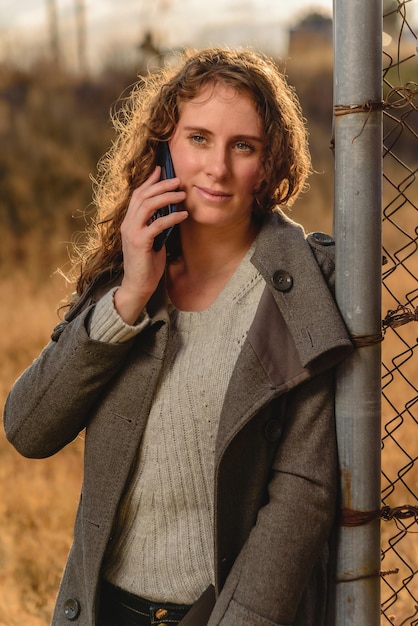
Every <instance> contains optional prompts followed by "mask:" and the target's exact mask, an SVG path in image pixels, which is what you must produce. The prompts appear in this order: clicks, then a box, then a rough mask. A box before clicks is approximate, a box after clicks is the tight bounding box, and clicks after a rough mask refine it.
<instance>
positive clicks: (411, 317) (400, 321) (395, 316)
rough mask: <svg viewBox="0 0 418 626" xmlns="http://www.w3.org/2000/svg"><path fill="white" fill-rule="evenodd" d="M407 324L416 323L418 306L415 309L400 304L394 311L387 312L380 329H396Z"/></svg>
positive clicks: (417, 320)
mask: <svg viewBox="0 0 418 626" xmlns="http://www.w3.org/2000/svg"><path fill="white" fill-rule="evenodd" d="M409 322H418V306H417V307H415V309H413V310H412V309H411V308H410V307H408V306H406V305H404V304H400V305H399V306H398V308H397V309H395V310H394V311H388V312H387V314H386V317H385V318H384V320H383V321H382V328H383V330H384V331H386V329H387V328H398V327H399V326H403V325H404V324H408V323H409Z"/></svg>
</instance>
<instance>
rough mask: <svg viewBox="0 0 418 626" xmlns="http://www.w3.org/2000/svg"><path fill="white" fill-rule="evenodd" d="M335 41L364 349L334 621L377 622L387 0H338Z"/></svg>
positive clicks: (341, 152) (347, 463) (341, 218)
mask: <svg viewBox="0 0 418 626" xmlns="http://www.w3.org/2000/svg"><path fill="white" fill-rule="evenodd" d="M334 40H335V42H334V55H335V68H334V77H335V78H334V107H335V124H334V140H335V214H334V236H335V240H336V297H337V302H338V304H339V307H340V309H341V312H342V314H343V317H344V319H345V322H346V324H347V327H348V329H349V331H350V332H351V334H352V335H353V337H355V338H356V339H357V340H358V343H359V344H360V345H361V346H362V347H358V348H357V349H356V350H355V352H354V354H353V356H352V357H350V358H349V359H348V360H347V361H346V362H345V363H344V364H343V365H342V366H341V367H340V368H339V371H338V374H337V390H336V420H337V439H338V449H339V462H340V472H341V474H340V475H341V500H342V501H341V507H342V520H341V526H340V529H339V537H338V551H337V566H336V570H337V571H336V595H335V623H332V626H379V624H380V575H379V572H380V520H379V518H378V514H377V515H376V512H378V511H379V509H380V441H381V440H380V436H381V435H380V413H381V411H380V407H381V387H380V380H381V378H380V377H381V372H380V364H381V350H380V343H379V336H380V331H381V258H382V257H381V195H382V182H381V180H382V110H381V100H382V0H366V1H365V0H348V1H347V0H334ZM330 626H331V624H330Z"/></svg>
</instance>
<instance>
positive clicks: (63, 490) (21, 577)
mask: <svg viewBox="0 0 418 626" xmlns="http://www.w3.org/2000/svg"><path fill="white" fill-rule="evenodd" d="M385 4H386V7H389V8H390V5H393V4H395V5H396V0H385ZM412 4H414V5H416V4H417V5H418V2H413V3H412ZM283 7H284V8H283ZM331 11H332V0H316V2H314V3H312V2H309V0H292V1H291V2H289V3H284V2H278V1H277V0H230V1H228V0H211V1H210V2H208V3H202V2H201V1H200V0H182V1H181V2H180V0H118V2H117V3H116V2H114V1H113V0H19V2H17V1H16V0H2V1H1V4H0V293H1V306H0V327H1V328H2V332H0V354H1V357H2V358H1V359H0V403H1V405H3V403H4V400H5V398H6V395H7V391H8V389H9V388H10V386H11V384H12V382H13V380H15V378H16V377H17V376H18V375H19V374H20V372H21V371H22V370H23V369H24V368H25V367H27V366H28V365H29V363H30V362H31V360H32V359H33V358H35V357H36V356H37V354H38V353H39V351H40V350H41V349H42V347H43V346H44V345H45V344H46V342H47V341H48V339H49V335H50V332H51V330H52V328H53V326H54V325H55V324H56V323H57V322H58V321H59V318H58V314H57V312H56V311H57V308H58V306H59V303H60V301H61V300H62V299H64V298H65V297H66V295H67V294H68V293H69V292H71V291H72V290H73V289H72V285H69V284H67V283H66V282H65V280H64V279H63V278H62V276H61V275H60V273H59V272H58V271H57V270H58V268H61V269H62V270H63V271H64V272H66V271H67V269H68V267H69V266H68V263H69V261H68V252H69V249H70V248H71V244H72V242H73V241H75V240H80V238H81V237H82V231H83V230H84V228H85V226H86V224H87V223H88V222H89V219H90V218H91V215H92V211H93V208H92V206H91V176H93V177H94V175H95V172H96V165H97V161H98V160H99V158H100V157H101V156H102V155H103V154H104V152H105V151H106V150H107V149H108V148H109V146H110V144H111V141H112V139H113V129H112V125H111V123H110V117H109V113H110V109H111V108H112V107H113V106H115V103H116V102H117V101H118V99H119V97H120V96H121V94H123V93H126V90H129V86H130V85H132V83H133V82H135V80H136V78H137V77H138V76H140V75H141V74H143V73H144V72H146V71H147V70H152V68H153V67H158V66H159V65H161V64H163V63H164V62H166V61H170V59H171V58H172V57H173V53H175V51H176V50H181V49H182V48H183V47H187V46H193V47H198V48H200V47H204V46H206V45H215V44H226V45H230V46H239V45H250V46H253V47H255V48H257V49H259V50H262V51H264V52H266V53H268V54H269V55H270V56H272V57H273V58H274V59H275V60H276V61H277V63H278V64H279V65H280V66H281V67H282V68H283V70H284V71H285V73H286V75H287V77H288V80H289V82H290V83H291V84H292V85H293V86H294V87H295V88H296V91H297V93H298V95H299V98H300V101H301V105H302V109H303V111H304V115H305V117H306V120H307V126H308V130H309V133H310V147H311V153H312V158H313V166H314V170H315V173H314V174H313V175H312V176H311V179H310V190H309V192H308V193H306V194H304V195H303V196H302V197H301V198H300V199H299V200H298V201H297V202H296V203H295V205H294V207H293V208H292V211H291V213H290V216H291V217H292V218H293V219H295V220H296V221H300V222H301V223H302V224H303V225H304V226H305V228H306V229H307V230H308V231H310V230H325V231H328V232H331V230H332V205H333V160H332V152H331V149H330V143H331V137H332V117H333V116H332V107H333V104H332V83H333V76H332V73H333V52H332V13H331ZM416 17H417V11H416V7H415V6H414V7H412V9H411V19H412V20H416ZM398 18H399V16H398V14H397V13H396V11H394V13H393V18H392V17H391V18H390V19H388V20H386V26H385V45H387V46H390V45H391V43H392V44H393V42H392V35H391V30H392V29H393V32H396V30H397V29H399V23H398ZM414 45H415V44H414ZM411 145H412V144H411ZM415 147H416V146H415ZM411 149H412V148H411ZM82 452H83V441H82V438H79V439H77V440H76V441H75V442H74V443H73V444H71V445H70V446H68V447H67V448H66V449H65V450H63V451H62V452H60V453H59V454H58V455H56V456H55V457H54V458H52V459H47V460H42V461H34V460H30V461H29V460H25V459H23V458H21V457H19V455H18V454H17V453H16V452H14V450H13V448H12V447H11V446H10V445H9V444H8V443H7V442H6V440H5V438H4V435H3V433H1V434H0V589H1V593H0V626H15V625H16V626H26V625H28V626H46V624H48V623H49V620H50V617H51V614H52V609H53V605H54V599H55V595H56V591H57V587H58V584H59V579H60V576H61V571H62V568H63V566H64V563H65V559H66V554H67V552H68V549H69V546H70V543H71V536H72V526H73V521H74V514H75V509H76V505H77V500H78V495H79V489H80V483H81V478H82Z"/></svg>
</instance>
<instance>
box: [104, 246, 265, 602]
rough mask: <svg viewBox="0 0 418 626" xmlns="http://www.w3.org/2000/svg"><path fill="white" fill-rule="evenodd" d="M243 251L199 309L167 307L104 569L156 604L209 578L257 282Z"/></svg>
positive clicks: (177, 598)
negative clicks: (222, 431)
mask: <svg viewBox="0 0 418 626" xmlns="http://www.w3.org/2000/svg"><path fill="white" fill-rule="evenodd" d="M252 251H253V249H250V250H249V252H248V253H247V254H246V256H245V258H244V259H243V261H242V262H241V264H240V266H239V267H238V269H237V270H236V272H235V273H234V275H233V276H232V278H231V279H230V281H229V282H228V284H227V285H226V286H225V288H224V289H223V290H222V292H221V293H220V294H219V296H218V297H217V298H216V300H215V301H214V302H213V304H212V305H211V306H210V307H209V308H208V309H205V310H204V311H201V312H183V311H178V310H176V309H174V307H172V306H170V311H169V312H170V320H171V332H170V341H169V346H168V350H167V354H166V358H165V361H164V365H163V370H162V374H161V378H160V382H159V385H158V387H157V389H156V393H155V397H154V402H153V406H152V410H151V413H150V415H149V419H148V423H147V426H146V430H145V434H144V437H143V441H142V444H141V449H140V454H139V459H138V464H137V468H136V472H135V473H134V476H133V478H132V481H131V484H130V486H129V489H128V492H127V493H126V495H125V497H124V499H123V501H122V505H121V508H120V515H119V519H118V531H117V532H116V535H115V538H114V540H113V541H112V548H111V550H110V551H109V552H108V555H107V561H106V564H105V569H104V575H105V578H107V579H108V580H110V582H112V583H113V584H115V585H117V586H119V587H122V588H123V589H125V590H127V591H130V592H131V593H135V594H137V595H139V596H142V597H144V598H148V599H150V600H155V601H166V602H170V601H171V602H175V603H184V604H191V603H193V602H194V601H195V600H196V599H197V598H198V597H199V595H200V594H201V593H202V591H203V590H204V589H205V588H206V587H207V586H208V585H209V584H210V583H211V582H212V583H213V581H214V563H213V553H214V547H213V516H214V511H213V491H214V475H213V474H214V451H215V439H216V434H217V429H218V422H219V416H220V412H221V408H222V404H223V401H224V397H225V393H226V389H227V386H228V382H229V380H230V378H231V374H232V370H233V368H234V365H235V362H236V359H237V357H238V354H239V352H240V349H241V347H242V344H243V342H244V340H245V338H246V335H247V333H248V329H249V327H250V325H251V322H252V320H253V318H254V315H255V311H256V308H257V305H258V302H259V300H260V296H261V293H262V290H263V287H264V282H263V280H262V278H261V276H260V274H259V273H258V271H257V270H256V269H255V268H254V266H253V265H252V264H251V263H250V260H249V259H250V257H251V254H252Z"/></svg>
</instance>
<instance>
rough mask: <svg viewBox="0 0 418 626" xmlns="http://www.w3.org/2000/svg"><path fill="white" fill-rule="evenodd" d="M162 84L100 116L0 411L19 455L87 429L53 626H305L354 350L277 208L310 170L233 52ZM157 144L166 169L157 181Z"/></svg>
mask: <svg viewBox="0 0 418 626" xmlns="http://www.w3.org/2000/svg"><path fill="white" fill-rule="evenodd" d="M170 72H171V74H170V75H168V73H167V71H166V72H165V73H164V72H162V73H161V74H160V75H158V76H156V75H153V76H150V77H148V79H147V80H145V81H143V82H141V83H140V84H138V86H137V88H136V89H134V91H133V92H132V95H131V98H130V100H129V102H128V104H127V106H126V107H125V109H124V111H123V113H122V114H121V115H120V116H119V118H118V120H117V121H116V126H117V129H118V131H119V135H118V140H117V142H116V143H115V145H114V147H113V149H112V151H111V152H110V153H109V154H108V155H107V157H106V158H105V160H103V161H102V166H101V172H100V177H99V184H98V186H97V188H96V203H97V206H98V217H97V224H96V229H95V230H94V232H92V233H91V234H90V239H89V241H88V244H87V245H86V247H85V248H84V250H83V251H82V254H81V263H80V264H79V265H78V272H79V276H78V282H77V294H78V296H77V300H76V302H75V303H73V305H72V307H71V308H70V310H69V312H67V314H66V319H65V321H64V322H62V323H61V324H59V325H58V327H57V328H56V329H55V332H54V333H53V336H52V341H51V342H50V344H49V345H48V346H47V347H46V348H45V350H44V351H43V353H42V354H41V355H40V357H39V358H38V359H37V360H36V361H35V362H34V363H33V364H32V365H31V367H30V368H29V369H28V370H27V371H26V372H25V373H24V374H23V375H22V376H21V378H20V379H19V380H18V381H17V382H16V383H15V385H14V387H13V389H12V391H11V392H10V395H9V397H8V400H7V403H6V409H5V427H6V432H7V436H8V438H9V439H10V441H11V442H12V443H13V444H14V445H15V447H16V448H17V449H18V450H19V451H20V452H21V453H22V454H24V455H26V456H29V457H45V456H48V455H51V454H54V453H55V452H57V451H58V450H60V449H61V448H62V447H63V446H64V445H66V444H67V443H69V442H70V441H72V440H73V439H74V438H75V437H76V436H77V435H78V433H79V432H80V431H81V430H82V429H84V428H85V429H86V434H85V474H84V482H83V489H82V498H81V500H80V505H79V510H78V513H77V520H76V525H75V536H74V543H73V546H72V549H71V553H70V556H69V559H68V563H67V567H66V570H65V573H64V577H63V580H62V584H61V588H60V592H59V596H58V600H57V605H56V610H55V614H54V618H53V625H54V626H63V625H64V624H68V622H69V621H74V622H75V623H77V624H79V625H82V626H92V625H93V624H99V625H100V626H123V625H128V624H129V625H135V624H140V625H142V624H147V625H150V624H177V623H179V622H180V620H181V619H182V618H184V621H183V622H182V624H186V623H193V624H197V625H198V626H203V625H204V624H206V623H207V624H208V625H209V626H215V625H218V624H219V625H222V626H242V625H244V624H245V625H247V626H252V625H253V626H255V625H261V626H270V625H286V624H287V625H288V624H293V625H298V626H301V625H302V624H303V626H310V625H311V626H321V625H322V624H325V620H326V593H327V588H326V583H327V542H328V538H329V534H330V531H331V528H332V524H333V519H334V511H335V501H336V484H337V477H336V445H335V432H334V421H333V420H334V389H333V370H334V367H335V365H336V364H337V363H339V362H340V361H341V360H342V359H343V358H344V357H345V356H346V355H347V354H349V352H350V350H351V343H350V340H349V338H348V336H347V333H346V330H345V327H344V324H343V322H342V321H341V318H340V316H339V313H338V311H337V308H336V305H335V303H334V300H333V297H332V293H331V290H330V286H332V275H333V246H332V244H333V242H332V240H331V239H330V238H329V237H326V236H324V235H321V234H316V235H313V236H310V237H308V238H307V237H305V234H304V232H303V230H302V228H301V227H300V226H298V225H297V224H295V223H294V222H292V221H290V220H288V219H287V218H286V217H285V216H284V214H283V213H282V212H281V210H280V208H279V206H285V205H289V204H290V203H291V202H292V201H293V200H294V199H295V197H296V196H297V195H298V194H299V193H300V191H301V190H302V189H303V187H304V185H305V181H306V177H307V175H308V173H309V170H310V160H309V154H308V149H307V136H306V131H305V128H304V124H303V120H302V117H301V112H300V108H299V105H298V102H297V100H296V97H295V96H294V94H293V92H292V90H291V89H290V88H289V87H288V85H287V84H286V82H285V79H284V77H283V76H282V75H281V73H280V72H279V71H278V70H277V68H276V66H275V65H274V63H273V62H272V61H270V60H269V59H267V58H264V57H263V56H261V55H257V54H255V53H252V52H249V51H230V50H223V49H209V50H204V51H201V52H197V53H194V54H190V55H188V56H187V55H186V57H185V58H184V59H183V61H182V64H181V66H178V67H176V68H175V69H172V70H170ZM166 142H168V146H169V148H170V151H171V155H172V160H173V164H174V170H175V173H176V177H175V178H173V179H166V180H160V178H161V168H160V166H156V162H157V157H158V154H159V151H160V149H161V145H164V144H166ZM170 203H172V204H176V205H177V208H178V210H177V211H175V212H172V213H170V214H168V215H165V216H163V217H160V218H158V219H153V217H154V215H155V212H156V211H157V210H159V209H162V208H163V207H164V206H166V205H168V204H170ZM171 228H173V230H172V232H171V234H170V235H169V238H168V240H167V243H166V246H163V247H162V249H160V250H159V251H156V250H155V249H154V247H153V244H154V239H155V238H156V237H157V236H159V235H161V233H162V232H163V231H165V230H166V229H171ZM331 289H332V287H331ZM213 590H214V591H213ZM212 596H213V601H212ZM191 607H192V608H191ZM199 611H200V613H199ZM184 616H185V617H184ZM187 620H190V621H187Z"/></svg>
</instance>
